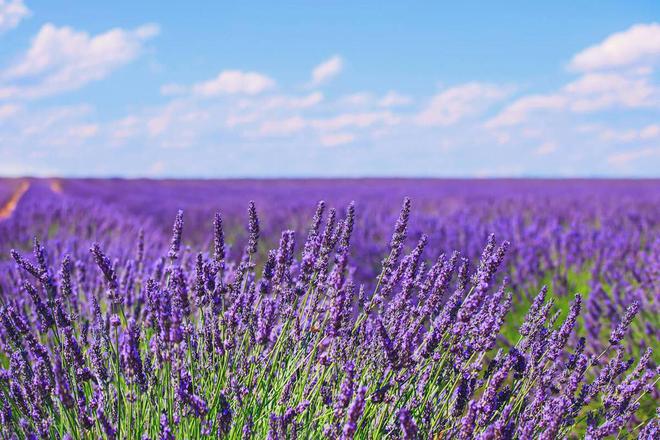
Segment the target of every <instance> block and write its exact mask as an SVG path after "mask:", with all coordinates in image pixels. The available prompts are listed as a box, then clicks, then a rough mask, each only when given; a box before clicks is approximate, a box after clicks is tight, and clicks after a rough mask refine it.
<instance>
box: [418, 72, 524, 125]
mask: <svg viewBox="0 0 660 440" xmlns="http://www.w3.org/2000/svg"><path fill="white" fill-rule="evenodd" d="M510 92H511V90H510V88H508V87H501V86H497V85H493V84H484V83H478V82H471V83H466V84H461V85H458V86H455V87H451V88H449V89H447V90H444V91H442V92H441V93H439V94H437V95H435V96H434V97H433V98H432V99H431V101H430V102H429V104H428V105H427V106H426V108H425V109H423V110H422V111H421V112H420V113H419V114H418V115H417V116H416V117H415V121H416V122H417V123H418V124H419V125H425V126H433V125H438V126H447V125H452V124H456V123H458V122H460V121H461V120H463V119H465V118H468V117H472V116H476V115H479V114H480V113H482V112H483V111H485V110H486V109H487V108H488V107H489V106H490V105H492V104H493V103H495V102H498V101H500V100H502V99H504V98H505V97H507V96H508V95H509V94H510Z"/></svg>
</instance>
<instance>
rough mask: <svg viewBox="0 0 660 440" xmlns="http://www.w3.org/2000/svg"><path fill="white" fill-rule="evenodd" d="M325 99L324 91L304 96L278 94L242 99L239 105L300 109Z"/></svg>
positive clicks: (248, 107)
mask: <svg viewBox="0 0 660 440" xmlns="http://www.w3.org/2000/svg"><path fill="white" fill-rule="evenodd" d="M323 99H324V96H323V93H321V92H313V93H310V94H308V95H304V96H291V95H278V96H269V97H266V98H258V99H253V98H248V99H242V100H240V101H239V102H238V104H237V106H238V107H239V108H242V109H246V108H247V109H253V108H256V109H258V110H260V111H265V110H291V109H293V110H300V109H306V108H310V107H314V106H316V105H318V104H320V103H321V102H322V101H323Z"/></svg>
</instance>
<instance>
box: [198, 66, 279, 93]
mask: <svg viewBox="0 0 660 440" xmlns="http://www.w3.org/2000/svg"><path fill="white" fill-rule="evenodd" d="M274 86H275V81H274V80H273V79H272V78H269V77H268V76H266V75H264V74H261V73H257V72H243V71H240V70H224V71H222V72H220V73H219V74H218V76H216V77H215V78H213V79H211V80H208V81H204V82H200V83H197V84H194V85H193V86H192V93H193V94H194V95H197V96H202V97H205V98H209V97H213V96H218V95H235V94H244V95H258V94H259V93H262V92H264V91H266V90H268V89H272V88H273V87H274Z"/></svg>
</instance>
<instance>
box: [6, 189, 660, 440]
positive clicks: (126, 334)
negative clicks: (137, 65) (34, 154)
mask: <svg viewBox="0 0 660 440" xmlns="http://www.w3.org/2000/svg"><path fill="white" fill-rule="evenodd" d="M0 213H1V215H0V434H1V436H2V438H7V439H10V438H20V439H24V438H25V439H31V438H44V439H87V438H90V439H92V438H93V439H97V438H107V439H115V438H122V439H123V438H130V439H152V440H156V439H167V440H169V439H175V438H176V439H196V438H227V439H239V438H269V439H293V438H310V439H311V438H331V439H334V438H342V439H351V438H403V439H417V438H420V439H454V438H456V439H471V438H479V439H502V438H506V439H514V438H515V439H532V438H545V439H551V438H566V437H567V438H584V437H587V438H590V439H600V438H629V439H633V438H635V439H636V438H643V439H654V438H658V435H660V434H659V431H658V429H659V428H658V416H657V411H658V410H657V406H658V404H657V402H658V398H659V397H660V396H659V392H660V388H659V386H658V384H657V379H658V355H657V351H658V349H659V348H660V344H658V336H659V331H660V328H659V324H660V323H659V322H658V316H659V314H658V312H659V310H658V308H659V305H658V300H659V294H660V181H657V180H638V181H625V180H612V181H610V180H591V181H585V180H561V181H553V180H547V181H545V180H421V179H420V180H414V179H413V180H403V179H402V180H396V179H389V180H384V179H383V180H259V181H249V180H246V181H241V180H235V181H231V180H230V181H212V180H207V181H203V180H199V181H175V180H171V181H165V180H162V181H159V180H153V181H152V180H65V179H18V180H12V179H3V180H0Z"/></svg>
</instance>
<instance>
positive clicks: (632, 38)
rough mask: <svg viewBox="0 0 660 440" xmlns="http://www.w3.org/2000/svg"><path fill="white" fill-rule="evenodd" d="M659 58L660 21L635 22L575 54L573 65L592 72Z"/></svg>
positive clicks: (580, 69) (572, 66)
mask: <svg viewBox="0 0 660 440" xmlns="http://www.w3.org/2000/svg"><path fill="white" fill-rule="evenodd" d="M659 58H660V24H659V23H649V24H636V25H634V26H632V27H630V28H629V29H627V30H625V31H623V32H617V33H615V34H612V35H610V36H609V37H607V38H606V39H605V40H603V41H602V42H601V43H599V44H596V45H594V46H591V47H588V48H587V49H585V50H583V51H581V52H579V53H578V54H576V55H575V56H574V57H573V59H572V60H571V62H570V65H569V67H570V68H571V69H574V70H577V71H582V72H589V71H594V70H603V69H611V68H621V67H626V66H631V65H638V64H645V63H649V62H654V61H656V60H658V59H659Z"/></svg>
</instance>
